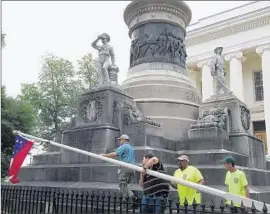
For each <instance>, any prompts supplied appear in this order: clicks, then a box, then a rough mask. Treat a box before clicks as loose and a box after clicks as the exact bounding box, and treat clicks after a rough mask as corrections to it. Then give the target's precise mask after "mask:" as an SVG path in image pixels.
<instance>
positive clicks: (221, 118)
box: [191, 108, 229, 131]
mask: <svg viewBox="0 0 270 214" xmlns="http://www.w3.org/2000/svg"><path fill="white" fill-rule="evenodd" d="M228 114H229V113H228V109H227V108H212V109H210V110H204V111H203V113H202V117H200V118H199V119H198V121H197V123H196V124H192V125H191V128H192V129H195V128H208V127H219V128H222V129H224V130H225V131H228V130H227V123H228Z"/></svg>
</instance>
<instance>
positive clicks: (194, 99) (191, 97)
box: [185, 91, 201, 104]
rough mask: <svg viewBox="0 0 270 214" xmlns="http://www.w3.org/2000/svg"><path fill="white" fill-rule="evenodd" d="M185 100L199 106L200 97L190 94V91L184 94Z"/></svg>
mask: <svg viewBox="0 0 270 214" xmlns="http://www.w3.org/2000/svg"><path fill="white" fill-rule="evenodd" d="M185 100H187V101H190V102H193V103H197V104H201V99H200V96H199V95H198V94H196V93H194V92H190V91H188V92H186V94H185Z"/></svg>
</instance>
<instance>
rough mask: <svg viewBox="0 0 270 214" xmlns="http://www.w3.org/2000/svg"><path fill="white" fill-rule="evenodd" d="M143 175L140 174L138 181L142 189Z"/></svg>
mask: <svg viewBox="0 0 270 214" xmlns="http://www.w3.org/2000/svg"><path fill="white" fill-rule="evenodd" d="M144 176H145V175H144V174H143V173H141V176H140V180H139V185H140V186H141V187H142V186H143V179H144Z"/></svg>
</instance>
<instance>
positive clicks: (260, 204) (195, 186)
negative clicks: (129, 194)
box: [14, 131, 270, 211]
mask: <svg viewBox="0 0 270 214" xmlns="http://www.w3.org/2000/svg"><path fill="white" fill-rule="evenodd" d="M14 133H16V134H18V135H21V136H24V137H26V138H32V139H36V140H38V141H43V142H47V143H50V144H52V145H54V146H58V147H61V148H63V149H67V150H70V151H73V152H78V153H81V154H84V155H87V156H90V157H93V158H97V159H100V160H104V161H106V162H110V163H113V164H116V165H120V166H123V167H126V168H129V169H133V170H135V171H138V172H142V171H143V168H142V167H139V166H137V165H134V164H129V163H125V162H122V161H118V160H115V159H111V158H107V157H104V156H101V155H97V154H95V153H92V152H87V151H84V150H81V149H77V148H73V147H70V146H67V145H64V144H60V143H56V142H53V141H49V140H46V139H42V138H39V137H35V136H32V135H29V134H25V133H22V132H20V131H14ZM146 173H147V174H149V175H152V176H155V177H158V178H161V179H164V180H167V181H170V182H174V183H177V184H181V185H184V186H188V187H191V188H193V189H196V190H199V191H200V192H204V193H207V194H210V195H215V196H218V197H221V198H223V199H225V200H227V201H232V202H234V203H238V204H241V202H243V204H244V206H246V207H249V208H251V207H252V203H254V206H255V207H256V209H257V210H259V211H262V210H263V208H264V205H265V206H266V208H267V209H268V210H270V205H269V204H265V203H263V202H260V201H256V200H252V199H249V198H246V197H242V196H238V195H234V194H231V193H228V192H224V191H221V190H218V189H214V188H211V187H208V186H205V185H201V184H197V183H192V182H190V181H185V180H182V179H179V178H176V177H173V176H170V175H166V174H162V173H159V172H156V171H153V170H150V169H147V170H146Z"/></svg>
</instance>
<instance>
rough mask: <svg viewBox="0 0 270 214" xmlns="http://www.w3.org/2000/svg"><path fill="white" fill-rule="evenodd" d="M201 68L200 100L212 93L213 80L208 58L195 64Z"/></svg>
mask: <svg viewBox="0 0 270 214" xmlns="http://www.w3.org/2000/svg"><path fill="white" fill-rule="evenodd" d="M197 66H198V67H199V68H201V69H202V100H203V101H205V100H206V99H208V98H210V97H211V96H212V95H214V80H213V77H212V75H211V69H210V60H205V61H202V62H199V63H198V64H197Z"/></svg>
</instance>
